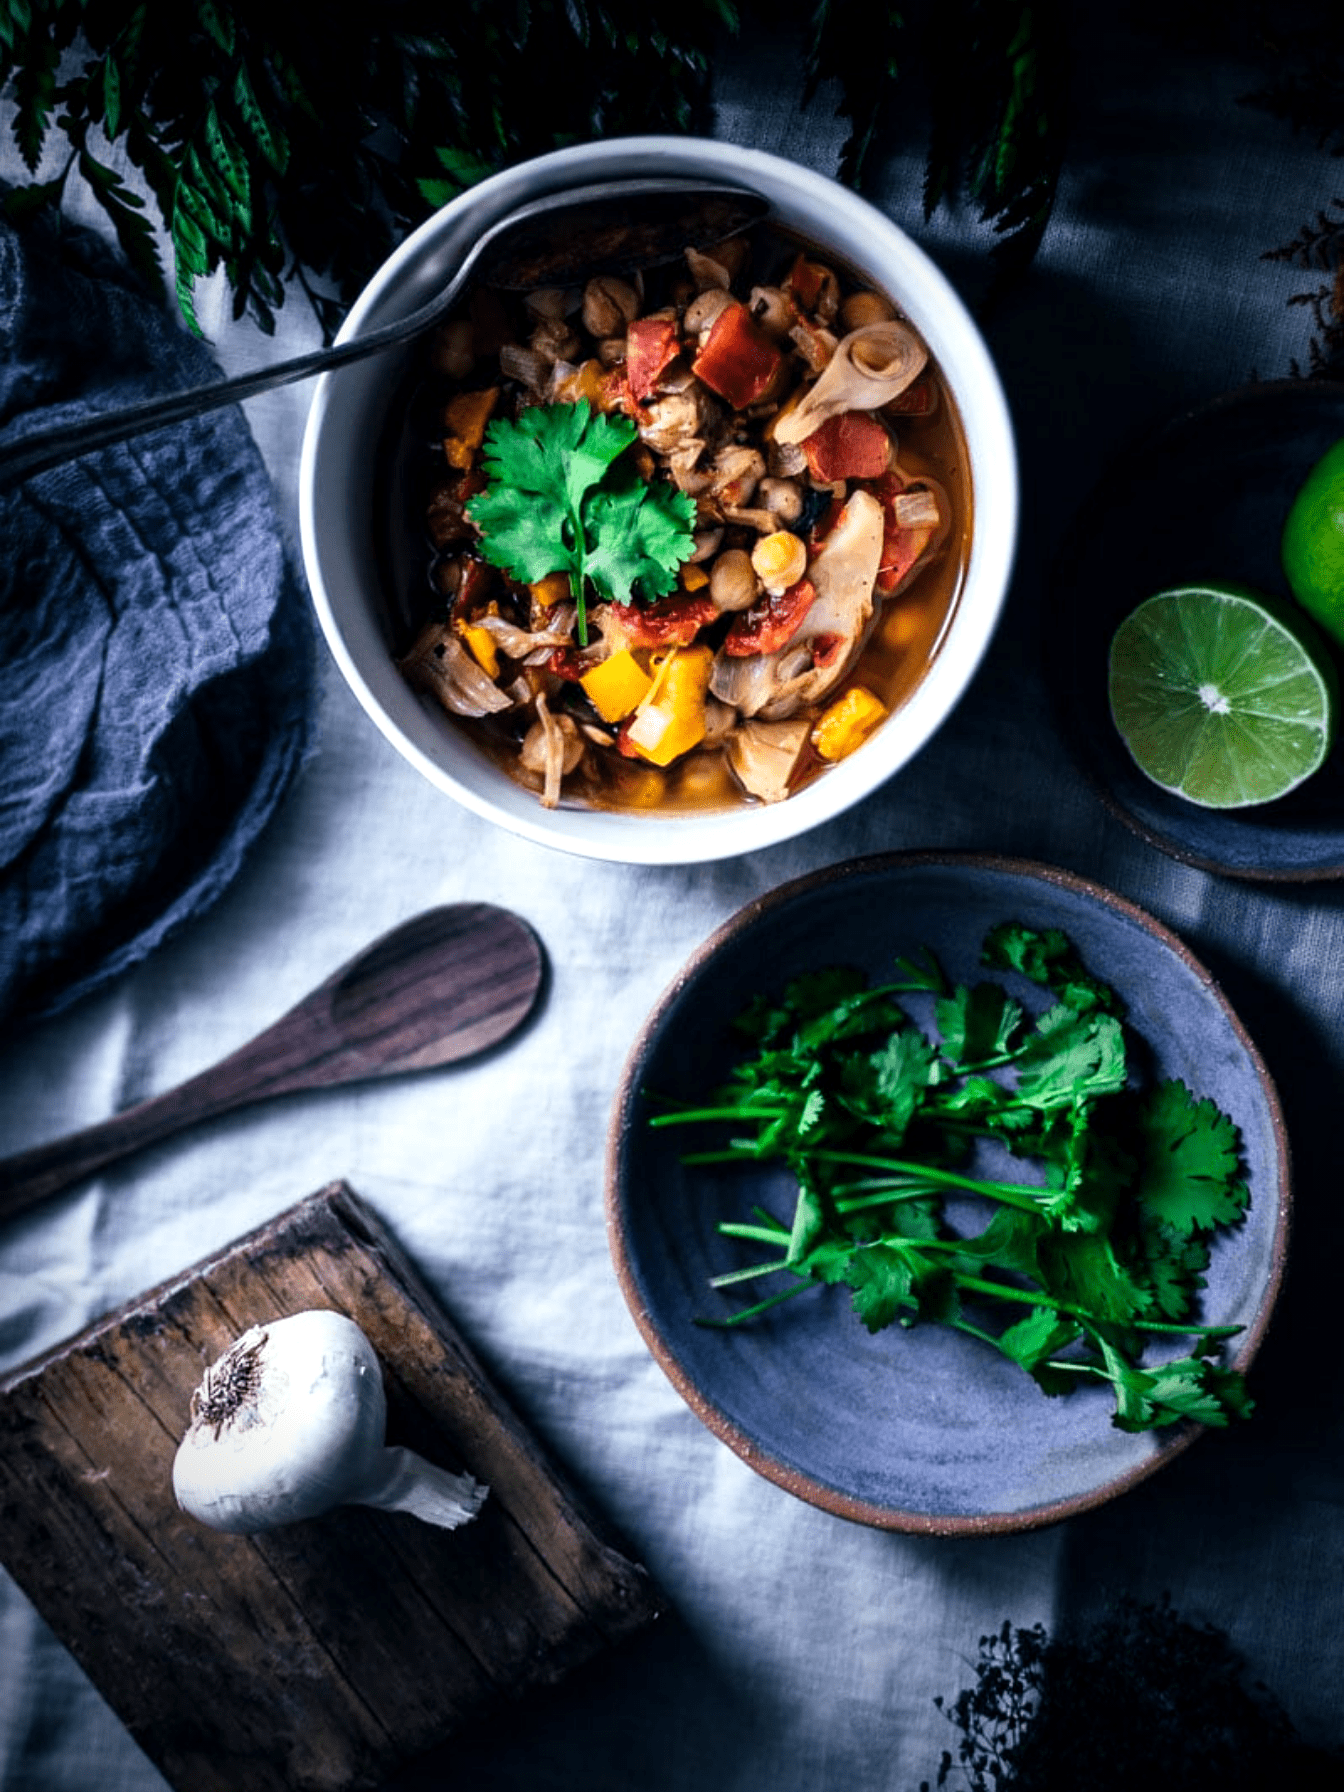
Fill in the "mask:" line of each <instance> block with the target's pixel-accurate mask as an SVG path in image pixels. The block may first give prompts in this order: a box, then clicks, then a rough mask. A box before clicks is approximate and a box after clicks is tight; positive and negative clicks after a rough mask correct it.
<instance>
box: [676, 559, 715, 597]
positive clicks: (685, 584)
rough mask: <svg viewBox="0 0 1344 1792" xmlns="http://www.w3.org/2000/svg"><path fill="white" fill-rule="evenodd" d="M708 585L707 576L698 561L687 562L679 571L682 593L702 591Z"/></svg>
mask: <svg viewBox="0 0 1344 1792" xmlns="http://www.w3.org/2000/svg"><path fill="white" fill-rule="evenodd" d="M708 583H709V574H708V573H707V572H706V571H705V569H704V567H703V566H701V564H700V562H699V561H698V560H688V561H687V562H686V564H685V565H684V566H683V567H682V569H681V588H682V590H683V591H703V590H704V588H705V586H706V585H708Z"/></svg>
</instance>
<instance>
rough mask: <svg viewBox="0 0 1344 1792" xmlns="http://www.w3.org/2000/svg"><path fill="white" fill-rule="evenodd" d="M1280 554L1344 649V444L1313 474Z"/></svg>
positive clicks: (1305, 600)
mask: <svg viewBox="0 0 1344 1792" xmlns="http://www.w3.org/2000/svg"><path fill="white" fill-rule="evenodd" d="M1280 552H1281V555H1282V558H1283V570H1284V573H1285V574H1286V575H1287V579H1288V583H1289V585H1290V586H1291V588H1292V593H1293V596H1294V597H1295V598H1296V599H1297V601H1298V603H1300V604H1301V606H1302V608H1303V609H1304V610H1305V611H1306V612H1307V614H1308V615H1309V616H1314V617H1315V618H1316V620H1317V622H1319V623H1320V625H1321V627H1322V628H1323V629H1325V631H1326V633H1327V634H1329V635H1330V636H1332V637H1333V639H1334V640H1336V641H1338V642H1339V643H1340V644H1341V645H1344V440H1341V441H1338V442H1336V443H1335V445H1334V447H1333V448H1328V449H1327V450H1326V452H1325V453H1324V454H1323V455H1322V456H1321V458H1320V459H1319V460H1318V461H1317V462H1316V465H1315V466H1314V467H1313V468H1312V469H1311V471H1310V473H1308V474H1307V477H1306V479H1305V480H1304V481H1303V484H1302V488H1301V490H1300V491H1299V492H1298V494H1297V496H1296V497H1295V498H1294V499H1293V507H1292V509H1291V510H1290V511H1289V512H1288V520H1287V522H1286V523H1285V524H1284V526H1283V542H1282V546H1281V549H1280Z"/></svg>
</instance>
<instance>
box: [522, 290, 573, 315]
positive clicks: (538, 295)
mask: <svg viewBox="0 0 1344 1792" xmlns="http://www.w3.org/2000/svg"><path fill="white" fill-rule="evenodd" d="M523 304H524V305H525V306H526V308H527V311H528V313H529V315H530V316H532V317H537V318H543V319H546V320H548V321H555V320H556V319H558V318H562V317H563V316H564V315H565V313H566V311H568V310H569V294H568V293H567V292H566V291H565V289H564V288H563V287H562V286H539V287H537V288H536V290H535V291H534V292H530V293H528V295H527V297H526V298H525V299H524V300H523Z"/></svg>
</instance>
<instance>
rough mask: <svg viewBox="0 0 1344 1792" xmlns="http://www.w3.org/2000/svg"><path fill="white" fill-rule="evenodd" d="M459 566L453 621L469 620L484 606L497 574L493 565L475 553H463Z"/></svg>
mask: <svg viewBox="0 0 1344 1792" xmlns="http://www.w3.org/2000/svg"><path fill="white" fill-rule="evenodd" d="M461 568H462V574H461V578H460V579H459V581H458V587H457V591H456V593H455V594H454V596H453V607H452V617H453V620H454V622H470V621H471V619H472V617H473V616H477V615H479V614H480V612H481V611H482V610H483V609H484V608H485V605H486V602H487V600H488V598H489V595H490V592H491V590H492V588H494V587H495V585H496V581H497V579H498V577H499V575H498V573H496V571H495V569H494V567H493V566H487V565H486V563H485V561H484V560H480V559H478V558H477V556H476V555H475V554H464V555H463V556H462V560H461Z"/></svg>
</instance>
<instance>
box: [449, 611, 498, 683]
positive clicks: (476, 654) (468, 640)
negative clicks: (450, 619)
mask: <svg viewBox="0 0 1344 1792" xmlns="http://www.w3.org/2000/svg"><path fill="white" fill-rule="evenodd" d="M496 614H498V612H496ZM457 632H458V634H459V635H461V637H462V640H463V641H464V642H465V644H466V648H467V652H468V653H469V654H470V655H471V657H472V658H473V659H474V660H475V662H476V664H477V665H478V666H479V667H480V668H481V670H482V672H484V673H485V674H486V675H487V677H489V678H498V677H499V649H498V648H497V647H496V645H495V637H494V636H493V635H492V634H491V633H490V630H489V629H488V628H482V627H481V626H480V625H479V624H478V623H473V622H462V623H459V624H458V629H457Z"/></svg>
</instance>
